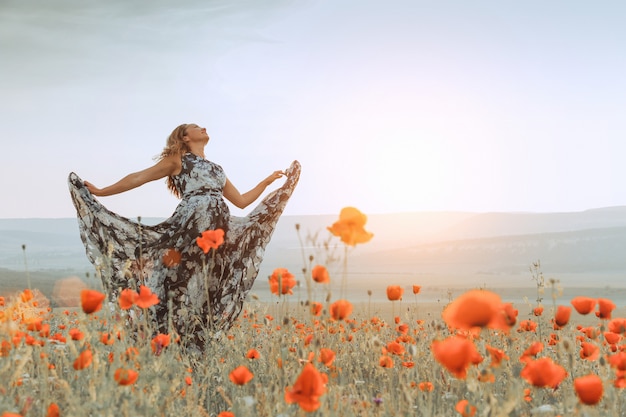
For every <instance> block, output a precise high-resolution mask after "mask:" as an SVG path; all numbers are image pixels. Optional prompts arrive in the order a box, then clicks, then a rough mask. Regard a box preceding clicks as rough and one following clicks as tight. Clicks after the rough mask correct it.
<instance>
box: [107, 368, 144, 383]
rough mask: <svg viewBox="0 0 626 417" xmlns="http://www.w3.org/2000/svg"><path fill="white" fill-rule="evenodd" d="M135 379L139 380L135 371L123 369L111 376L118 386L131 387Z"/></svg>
mask: <svg viewBox="0 0 626 417" xmlns="http://www.w3.org/2000/svg"><path fill="white" fill-rule="evenodd" d="M137 378H139V373H138V372H137V371H134V370H132V369H125V368H118V369H117V370H116V371H115V374H114V375H113V379H115V381H116V382H117V383H118V384H120V385H133V384H134V383H135V382H137Z"/></svg>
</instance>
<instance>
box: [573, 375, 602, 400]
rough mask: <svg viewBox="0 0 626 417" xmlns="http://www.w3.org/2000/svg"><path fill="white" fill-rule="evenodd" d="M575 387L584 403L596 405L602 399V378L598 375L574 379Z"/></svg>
mask: <svg viewBox="0 0 626 417" xmlns="http://www.w3.org/2000/svg"><path fill="white" fill-rule="evenodd" d="M574 389H575V390H576V395H578V398H579V399H580V402H581V403H583V404H587V405H595V404H597V403H599V402H600V400H602V391H603V389H602V379H600V377H599V376H597V375H587V376H583V377H580V378H576V379H574Z"/></svg>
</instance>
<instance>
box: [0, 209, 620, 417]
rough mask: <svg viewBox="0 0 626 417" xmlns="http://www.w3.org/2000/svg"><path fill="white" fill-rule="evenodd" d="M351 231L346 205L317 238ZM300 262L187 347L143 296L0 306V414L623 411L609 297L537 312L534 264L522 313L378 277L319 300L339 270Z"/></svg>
mask: <svg viewBox="0 0 626 417" xmlns="http://www.w3.org/2000/svg"><path fill="white" fill-rule="evenodd" d="M365 222H366V217H365V215H363V214H362V213H360V212H359V211H358V210H356V209H353V208H346V209H344V210H342V213H341V215H340V218H339V220H338V221H337V222H336V223H335V224H333V225H332V226H330V227H329V228H328V230H329V231H330V233H331V234H332V237H333V238H338V239H339V241H340V243H339V245H340V247H343V246H345V247H346V248H349V247H352V246H354V245H357V244H366V243H367V241H369V240H370V239H371V238H372V234H371V233H369V232H367V231H366V230H365V229H364V226H365ZM204 238H205V239H206V236H204ZM198 243H199V244H200V243H201V242H198ZM341 245H343V246H341ZM209 250H210V248H208V249H207V252H208V251H209ZM345 254H347V251H346V252H345ZM346 256H347V255H346ZM168 258H172V256H171V254H168ZM174 258H175V257H174ZM305 258H306V257H305ZM309 261H310V262H309V263H310V265H306V266H305V267H303V269H302V271H297V272H294V271H289V270H287V269H284V268H278V269H276V270H275V271H274V273H273V274H272V275H271V276H270V277H268V278H266V279H268V283H269V286H270V289H271V291H272V293H273V294H274V299H273V301H272V302H261V301H258V300H255V299H254V297H250V299H249V300H248V301H247V303H246V304H245V308H244V310H243V312H242V314H241V315H240V316H239V318H238V319H237V320H236V322H235V324H234V325H233V327H231V328H229V329H227V330H222V331H218V332H211V333H210V334H209V337H208V342H207V343H206V346H205V348H204V350H203V351H201V352H200V351H191V350H189V349H187V348H186V347H185V346H186V345H185V343H183V341H182V340H181V336H179V335H177V334H176V333H175V332H174V331H171V332H169V333H167V334H166V333H158V332H157V331H156V330H155V329H154V328H153V326H152V324H151V323H150V322H149V321H148V320H147V319H146V316H147V314H146V312H147V311H148V310H149V309H150V308H152V307H153V306H154V305H156V304H157V303H160V302H163V301H162V300H159V299H158V297H156V295H154V294H153V293H152V292H151V291H150V289H149V288H147V287H144V286H140V287H139V288H138V289H137V290H133V289H125V290H123V291H121V292H120V297H119V299H117V300H114V301H109V300H107V298H106V296H105V294H103V293H101V292H100V291H98V290H96V289H86V290H83V291H82V292H81V301H80V305H79V306H77V307H75V308H67V309H64V308H51V307H50V306H49V303H48V301H47V299H46V298H45V297H44V296H43V295H42V294H41V293H40V292H39V291H37V290H36V289H30V288H27V289H24V290H23V291H21V292H20V293H17V294H13V295H11V296H7V297H4V298H2V297H0V417H9V416H24V417H25V416H48V417H52V416H187V415H189V416H219V417H228V416H237V417H243V416H304V415H311V416H407V415H412V416H576V415H580V416H607V415H610V416H621V415H626V412H625V411H622V410H623V409H624V408H626V407H623V406H622V404H624V403H625V402H626V396H625V395H624V388H625V387H626V343H625V342H624V335H625V332H626V318H622V317H618V315H617V314H616V312H617V311H618V309H617V306H616V305H615V304H614V303H613V302H612V301H611V300H610V299H607V298H591V297H585V296H577V297H573V298H571V299H561V298H560V297H558V296H553V297H551V299H550V300H548V302H547V303H545V304H544V301H543V298H542V294H543V291H544V288H545V283H544V282H543V277H542V275H541V274H540V273H538V272H537V270H536V269H535V272H536V275H535V283H536V286H537V294H538V297H537V300H536V301H533V305H532V306H530V307H528V306H516V305H515V304H513V303H507V302H504V301H503V300H502V299H501V297H500V295H498V293H497V292H495V291H491V290H489V289H486V288H476V289H473V290H469V291H467V292H465V293H463V294H461V295H460V296H458V297H456V298H454V299H452V300H450V302H449V303H447V304H446V305H445V306H444V307H443V308H440V309H439V310H438V311H434V312H432V314H426V313H425V312H426V308H425V307H424V306H421V305H420V301H419V296H420V291H421V287H420V285H421V284H422V283H414V284H413V285H408V286H407V285H396V284H394V283H392V282H390V283H389V284H390V285H389V286H388V287H387V291H386V294H385V295H386V298H387V300H388V304H386V305H382V306H381V305H377V306H376V307H375V308H374V309H372V308H371V306H370V305H368V304H353V303H351V302H350V299H349V292H348V291H344V290H346V288H344V285H341V288H342V290H341V291H339V296H338V297H335V296H334V295H333V294H332V293H331V291H330V284H331V282H333V281H342V280H345V276H342V275H345V269H344V270H343V273H339V274H338V276H335V275H334V274H332V275H331V274H330V273H329V269H328V268H327V265H325V264H324V262H321V263H319V264H318V263H317V262H316V261H315V259H314V258H312V257H311V258H309ZM342 261H343V265H344V266H345V267H346V268H347V265H348V263H347V261H346V258H345V257H344V258H343V259H342ZM173 262H175V260H174V261H173ZM258 279H263V277H259V278H258ZM298 280H300V281H304V283H305V285H306V288H307V293H308V297H307V298H308V299H307V300H302V301H300V302H296V301H294V300H292V299H291V298H290V297H291V296H292V290H293V288H294V287H295V286H296V284H297V282H298ZM521 307H523V308H521ZM207 333H209V332H208V331H207Z"/></svg>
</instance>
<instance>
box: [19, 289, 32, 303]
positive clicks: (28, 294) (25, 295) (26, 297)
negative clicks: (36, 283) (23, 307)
mask: <svg viewBox="0 0 626 417" xmlns="http://www.w3.org/2000/svg"><path fill="white" fill-rule="evenodd" d="M33 298H35V295H34V294H33V292H32V291H31V290H30V289H28V288H26V289H25V290H24V291H22V292H21V294H20V299H21V300H22V302H23V303H27V302H29V301H30V300H32V299H33Z"/></svg>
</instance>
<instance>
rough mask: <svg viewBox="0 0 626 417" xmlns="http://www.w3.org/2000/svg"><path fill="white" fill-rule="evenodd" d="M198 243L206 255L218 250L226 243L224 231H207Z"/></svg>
mask: <svg viewBox="0 0 626 417" xmlns="http://www.w3.org/2000/svg"><path fill="white" fill-rule="evenodd" d="M196 243H197V244H198V246H199V247H200V249H202V251H203V252H204V253H209V251H210V250H211V249H217V248H219V247H220V245H221V244H222V243H224V231H223V230H222V229H216V230H206V231H204V232H202V235H201V236H200V237H198V238H197V239H196Z"/></svg>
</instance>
